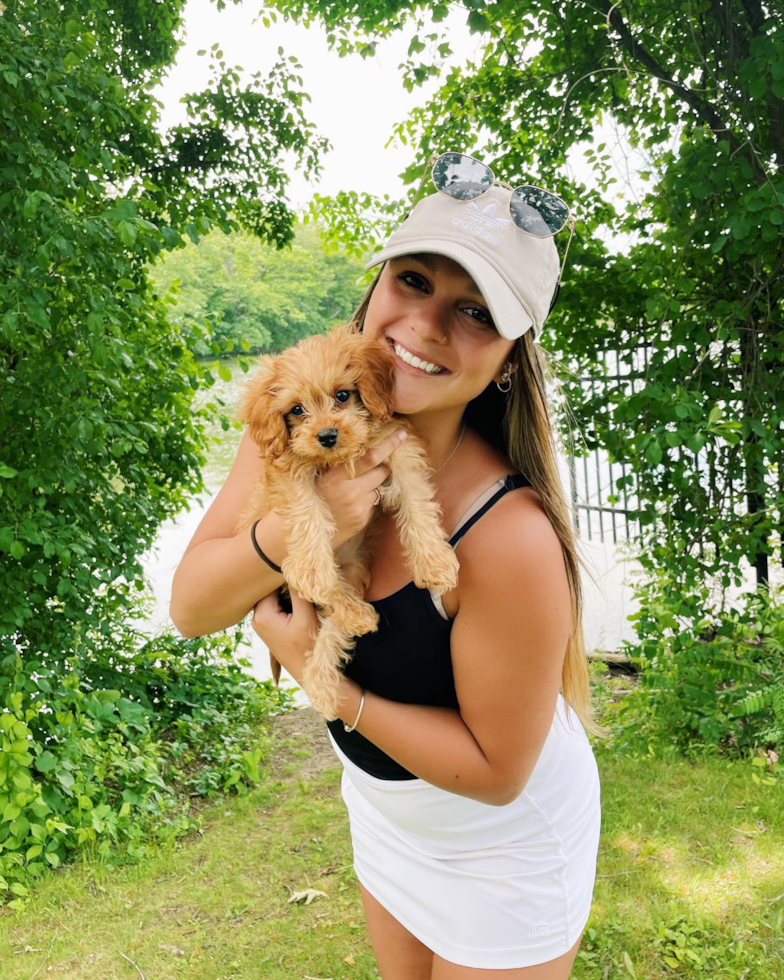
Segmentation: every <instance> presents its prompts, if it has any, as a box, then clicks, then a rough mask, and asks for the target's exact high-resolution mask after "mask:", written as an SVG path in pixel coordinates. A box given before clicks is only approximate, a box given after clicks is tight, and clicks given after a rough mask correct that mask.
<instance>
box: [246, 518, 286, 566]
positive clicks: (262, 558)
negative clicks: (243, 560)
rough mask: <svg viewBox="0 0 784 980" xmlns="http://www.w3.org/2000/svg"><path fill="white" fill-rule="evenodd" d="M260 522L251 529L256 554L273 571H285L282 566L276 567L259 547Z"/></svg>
mask: <svg viewBox="0 0 784 980" xmlns="http://www.w3.org/2000/svg"><path fill="white" fill-rule="evenodd" d="M260 520H261V518H259V521H260ZM259 521H256V522H255V523H254V524H253V525H252V527H251V529H250V539H251V541H252V542H253V547H254V548H255V549H256V554H257V555H258V556H259V558H261V560H262V561H265V562H266V563H267V564H268V565H269V567H270V568H271V569H272V570H273V571H275V572H282V571H283V569H282V568H281V567H280V565H276V564H275V562H274V561H270V560H269V558H267V556H266V555H265V554H264V552H263V551H262V550H261V548H260V547H259V542H258V541H257V540H256V524H258V523H259Z"/></svg>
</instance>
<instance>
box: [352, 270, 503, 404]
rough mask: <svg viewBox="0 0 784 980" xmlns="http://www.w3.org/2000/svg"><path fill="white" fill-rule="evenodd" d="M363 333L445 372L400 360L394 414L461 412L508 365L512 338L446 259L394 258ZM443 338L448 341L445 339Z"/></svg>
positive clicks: (378, 288) (466, 277) (376, 292)
mask: <svg viewBox="0 0 784 980" xmlns="http://www.w3.org/2000/svg"><path fill="white" fill-rule="evenodd" d="M363 333H364V334H365V335H366V336H368V337H372V338H373V339H375V340H378V339H385V340H386V341H388V342H389V344H390V347H391V348H392V350H393V353H394V350H395V347H394V345H400V346H401V347H403V348H405V350H406V351H409V353H410V354H413V355H414V356H417V357H419V358H420V360H424V361H427V362H430V363H431V364H435V365H438V366H439V367H440V368H444V369H445V370H444V371H443V372H441V373H434V374H430V373H427V372H426V371H424V370H422V369H421V368H419V367H414V366H412V365H410V364H407V363H406V362H405V361H404V360H403V359H402V358H401V357H400V356H399V353H400V352H399V349H398V353H395V354H394V358H395V399H394V410H395V411H396V412H400V413H401V414H403V415H413V414H416V413H418V412H424V411H427V412H430V411H433V410H439V409H448V408H456V407H463V406H465V405H466V404H467V403H468V402H469V401H471V399H472V398H476V396H477V395H479V394H481V392H483V391H484V389H485V388H486V387H487V386H488V384H490V382H491V381H493V380H498V379H499V378H500V375H501V373H502V371H503V367H504V364H505V363H506V362H507V361H509V360H510V355H511V352H512V348H513V347H514V345H515V341H514V340H507V339H506V338H505V337H502V336H501V335H500V334H499V333H498V331H497V330H496V329H495V326H494V325H493V322H492V319H491V317H490V311H489V310H488V308H487V305H486V304H485V302H484V300H483V299H482V295H481V293H480V292H479V290H478V289H477V287H476V286H475V284H474V282H473V280H472V279H471V277H470V276H469V274H468V273H467V272H466V271H465V269H464V268H463V267H462V266H461V265H459V264H458V263H457V262H455V261H454V260H453V259H450V258H447V257H446V256H445V255H435V254H433V253H426V254H424V253H419V254H412V255H406V256H401V257H399V258H396V259H389V261H388V262H387V263H386V265H385V266H384V268H383V270H382V272H381V277H380V279H379V280H378V282H377V283H376V287H375V289H374V290H373V294H372V296H371V297H370V302H369V304H368V308H367V312H366V315H365V324H364V327H363ZM445 338H446V339H445Z"/></svg>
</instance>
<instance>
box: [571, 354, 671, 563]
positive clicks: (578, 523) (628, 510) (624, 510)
mask: <svg viewBox="0 0 784 980" xmlns="http://www.w3.org/2000/svg"><path fill="white" fill-rule="evenodd" d="M651 346H652V345H651V344H641V345H640V346H639V347H638V348H637V349H636V350H635V351H633V352H632V354H631V358H630V359H628V360H624V361H622V360H621V357H620V355H619V353H618V351H608V352H606V353H605V354H604V355H603V356H602V360H603V362H604V366H605V368H606V370H605V371H604V373H603V374H601V375H600V376H599V377H595V376H593V375H583V376H581V377H580V379H579V380H580V383H581V384H582V385H584V386H586V387H590V391H591V395H592V396H595V395H596V389H597V386H603V385H606V384H609V383H611V382H615V383H617V384H618V385H619V386H621V387H622V388H625V389H626V393H627V394H632V393H633V392H636V391H638V390H640V388H641V387H642V386H643V385H644V384H645V379H646V375H647V369H648V361H649V349H650V347H651ZM613 356H614V363H613ZM627 356H628V355H627ZM567 463H568V470H569V490H570V493H571V498H572V509H573V514H574V524H575V530H576V532H577V533H578V534H579V535H580V537H581V538H584V539H586V540H588V541H593V540H599V541H601V542H603V543H604V542H605V540H607V539H606V538H605V534H606V535H607V537H608V538H609V536H610V535H612V542H613V544H615V543H617V542H618V539H619V536H622V537H623V538H624V539H625V540H627V541H628V540H631V539H632V538H634V537H636V536H637V535H638V534H639V521H638V517H637V513H638V510H639V507H638V501H637V496H636V494H634V492H633V491H630V489H629V487H628V486H627V485H626V483H624V486H623V487H622V489H621V490H620V491H618V490H617V489H616V485H615V481H616V479H617V478H618V476H619V474H620V476H623V477H626V476H627V474H628V472H629V468H628V466H627V465H626V464H625V463H622V462H621V463H613V462H610V461H609V460H608V459H607V456H606V454H605V453H604V452H603V451H602V450H601V449H595V450H594V451H593V453H591V454H590V455H589V456H580V457H575V456H569V457H568V460H567ZM611 495H612V496H615V497H619V499H618V500H617V501H612V500H610V499H609V497H610V496H611Z"/></svg>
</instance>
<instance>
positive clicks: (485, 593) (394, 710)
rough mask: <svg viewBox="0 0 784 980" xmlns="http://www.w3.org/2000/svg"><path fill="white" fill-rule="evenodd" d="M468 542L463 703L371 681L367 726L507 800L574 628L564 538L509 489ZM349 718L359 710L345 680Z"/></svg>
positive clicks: (542, 723)
mask: <svg viewBox="0 0 784 980" xmlns="http://www.w3.org/2000/svg"><path fill="white" fill-rule="evenodd" d="M478 526H480V527H481V533H479V534H476V533H475V534H474V535H471V534H470V533H467V534H466V536H465V538H464V539H463V541H462V542H461V545H460V548H461V552H460V584H459V586H458V596H459V601H460V610H459V612H458V614H457V616H456V617H455V620H454V623H453V625H452V633H451V649H452V668H453V671H454V677H455V687H456V690H457V696H458V700H459V702H460V709H459V710H458V709H456V708H433V707H428V706H425V705H416V704H401V703H399V702H396V701H390V700H388V699H387V698H382V697H379V696H378V695H376V694H374V693H372V692H370V691H366V692H365V706H364V708H363V710H362V715H361V717H360V720H359V724H358V725H357V731H358V732H359V733H360V734H362V735H364V736H365V738H367V739H369V740H370V741H371V742H373V743H374V744H375V745H377V746H378V747H379V748H380V749H382V751H384V752H386V754H387V755H389V756H391V758H393V759H394V760H395V761H396V762H398V763H400V765H402V766H403V767H404V768H406V769H408V770H409V772H412V773H413V774H414V775H415V776H419V777H420V778H421V779H424V780H426V781H427V782H429V783H432V784H434V785H435V786H439V787H440V788H442V789H445V790H449V792H452V793H457V794H459V795H461V796H468V797H470V798H472V799H476V800H479V801H480V802H483V803H489V804H491V805H496V806H501V805H503V804H506V803H509V802H511V801H512V800H514V799H516V797H518V796H519V795H520V793H521V792H522V791H523V789H524V787H525V784H526V783H527V782H528V779H529V777H530V775H531V773H532V772H533V769H534V766H535V765H536V762H537V760H538V758H539V755H540V753H541V751H542V746H543V745H544V741H545V739H546V737H547V734H548V732H549V730H550V726H551V724H552V720H553V715H554V712H555V704H556V698H557V695H558V690H559V687H560V681H561V670H562V667H563V660H564V655H565V652H566V643H567V639H568V636H569V632H570V630H571V598H570V592H569V584H568V579H567V577H566V569H565V566H564V560H563V554H562V552H561V544H560V541H559V539H558V536H557V535H556V533H555V531H554V530H553V527H552V525H551V524H550V521H549V519H548V518H547V515H546V514H545V513H544V511H543V510H542V509H541V507H540V506H539V504H538V503H537V502H536V501H535V500H534V499H533V498H531V497H530V496H528V495H526V494H510V495H509V497H508V498H506V499H504V500H503V501H499V502H498V504H497V505H496V506H495V507H493V508H492V510H491V511H489V512H488V513H487V514H486V515H485V516H484V517H483V519H482V522H481V525H478ZM343 685H344V686H343V694H344V696H345V701H344V703H343V707H342V710H341V714H340V718H341V719H342V720H343V721H345V722H347V723H348V724H349V725H351V724H353V722H354V719H355V718H356V715H357V710H358V707H359V700H360V689H359V686H358V685H357V684H356V683H355V682H354V681H352V680H350V679H349V678H345V679H344V682H343Z"/></svg>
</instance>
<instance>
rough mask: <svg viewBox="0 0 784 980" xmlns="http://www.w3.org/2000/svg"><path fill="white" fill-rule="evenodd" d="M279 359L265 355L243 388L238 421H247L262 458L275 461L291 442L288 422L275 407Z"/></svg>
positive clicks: (237, 413) (237, 412)
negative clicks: (287, 426)
mask: <svg viewBox="0 0 784 980" xmlns="http://www.w3.org/2000/svg"><path fill="white" fill-rule="evenodd" d="M277 360H278V359H277V357H275V356H273V355H272V354H262V355H261V357H260V358H259V361H258V363H259V368H258V370H257V371H256V373H255V374H254V375H253V377H252V378H251V379H250V380H249V381H247V382H246V383H245V384H244V385H243V387H242V394H241V395H240V401H239V404H238V406H237V411H236V418H238V419H241V420H242V421H244V422H247V423H248V425H249V426H250V432H251V435H252V436H253V440H254V442H255V443H256V445H257V446H258V447H259V449H260V450H261V454H262V456H264V457H265V458H267V459H275V458H277V457H278V456H281V455H282V454H283V452H284V450H285V449H286V446H287V445H288V441H289V430H288V429H287V428H286V420H285V419H284V418H283V416H282V415H281V414H280V412H279V411H278V410H277V409H276V408H275V406H274V404H273V403H274V398H275V395H276V394H277V391H278V390H279V389H278V388H277V387H276V384H275V378H276V374H277Z"/></svg>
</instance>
